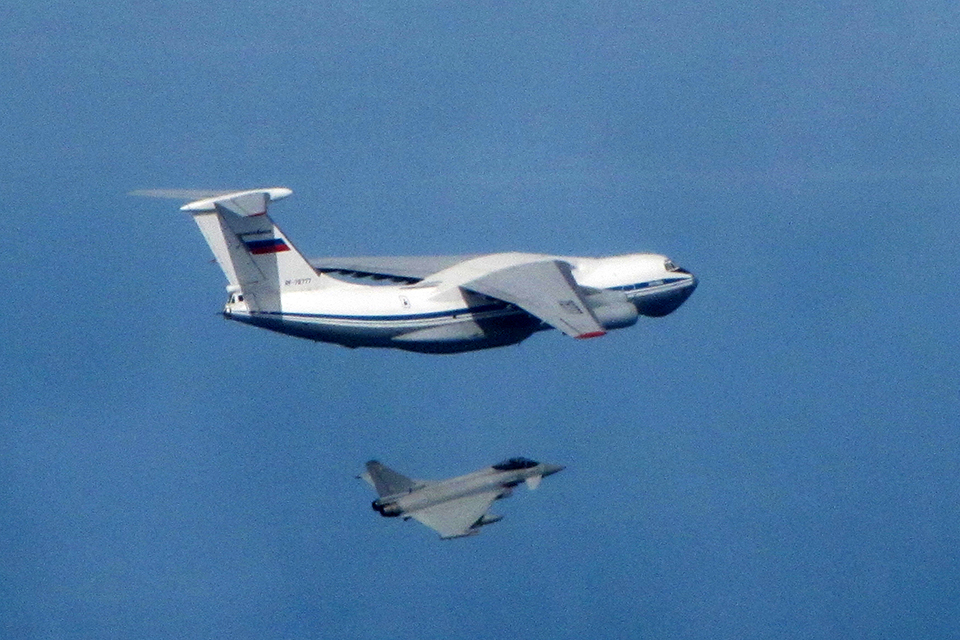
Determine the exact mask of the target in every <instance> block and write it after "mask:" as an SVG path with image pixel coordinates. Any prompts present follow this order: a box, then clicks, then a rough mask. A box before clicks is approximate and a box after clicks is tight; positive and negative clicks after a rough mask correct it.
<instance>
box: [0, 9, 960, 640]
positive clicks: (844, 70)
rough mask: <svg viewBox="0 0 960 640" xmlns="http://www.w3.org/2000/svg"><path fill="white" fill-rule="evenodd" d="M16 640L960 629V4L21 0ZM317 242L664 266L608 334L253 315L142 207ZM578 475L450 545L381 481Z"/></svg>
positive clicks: (15, 283) (840, 633)
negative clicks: (492, 470) (342, 341)
mask: <svg viewBox="0 0 960 640" xmlns="http://www.w3.org/2000/svg"><path fill="white" fill-rule="evenodd" d="M0 15H2V17H3V19H2V20H0V52H2V57H3V60H4V65H3V71H2V72H0V90H2V94H3V95H4V96H5V98H4V109H2V110H0V125H2V130H3V131H4V132H5V136H4V144H3V145H0V159H2V166H3V169H2V170H0V181H2V186H3V193H4V198H5V202H6V215H7V220H6V225H7V229H8V235H9V236H10V237H11V241H9V242H8V243H7V245H6V248H5V250H4V251H3V252H2V253H0V273H2V274H3V275H4V276H5V277H6V281H7V283H8V286H7V287H6V289H5V290H6V291H7V292H8V297H9V298H11V299H9V300H8V301H7V304H5V305H3V307H2V309H0V327H2V329H3V332H4V335H5V340H4V341H3V347H2V349H0V358H2V361H0V363H2V366H3V370H4V371H5V372H6V374H5V375H4V376H2V378H0V392H2V394H3V398H4V402H3V403H0V424H2V427H3V428H2V429H0V635H2V636H3V637H9V638H103V637H139V638H185V637H197V638H247V637H249V638H265V637H277V638H334V637H336V638H356V639H367V638H397V639H401V638H403V639H405V638H418V639H431V638H450V637H462V638H489V637H498V636H499V637H503V636H522V635H536V636H551V637H555V638H581V637H585V636H589V637H595V638H624V637H631V638H632V637H670V638H711V639H716V638H731V639H732V638H737V639H742V638H769V637H777V638H804V639H808V638H846V637H861V638H880V637H885V638H886V637H896V638H931V637H941V638H943V637H957V635H958V632H957V628H956V615H955V614H956V611H957V610H958V608H960V587H958V586H957V581H956V576H957V575H958V573H960V552H958V549H960V544H958V543H960V532H958V527H957V522H958V516H960V505H958V490H960V482H958V478H957V472H956V470H957V468H958V463H960V437H958V431H957V416H958V415H960V383H958V378H957V371H958V369H960V349H958V346H957V337H958V336H957V317H958V315H960V304H958V302H957V296H956V289H957V284H958V282H957V280H958V278H957V266H958V262H960V260H958V259H960V250H958V248H957V247H958V244H957V241H956V239H957V238H958V232H960V223H958V220H957V211H958V210H960V189H958V187H957V183H958V178H960V162H958V159H957V150H958V149H960V126H958V123H960V90H958V89H960V81H958V78H960V68H958V67H960V41H958V40H957V38H956V37H955V35H956V32H957V30H958V27H960V12H958V10H957V8H956V6H955V5H954V4H952V3H947V2H925V1H920V2H913V3H906V4H905V3H894V2H880V3H877V2H871V3H858V2H846V3H819V4H812V5H801V6H798V5H797V4H796V3H788V2H774V3H743V2H729V1H726V0H717V1H714V2H696V3H694V2H672V3H665V2H659V3H656V2H655V3H645V4H642V5H638V4H637V3H630V2H609V3H601V4H599V5H598V4H597V3H586V2H560V3H530V2H520V3H493V2H480V3H472V4H468V5H464V4H463V3H445V2H414V3H406V4H404V5H403V6H397V5H392V4H389V3H382V2H310V3H300V2H288V3H283V4H280V3H246V2H239V3H233V4H231V5H229V6H226V5H219V4H216V3H211V2H207V1H205V0H196V1H193V2H151V3H129V2H126V3H119V2H110V1H107V2H101V3H98V4H97V6H96V7H80V6H76V5H75V4H74V3H65V2H45V3H27V4H12V3H8V5H7V6H5V7H3V9H2V13H0ZM274 185H277V186H280V185H282V186H287V187H290V188H292V189H293V190H294V192H295V194H294V196H293V197H292V198H290V199H288V200H286V201H284V202H282V203H279V204H278V205H276V207H275V209H274V213H275V218H276V220H277V221H278V223H279V224H280V225H281V226H282V227H283V228H284V230H285V231H286V232H287V233H288V235H289V236H290V237H291V238H292V239H293V240H294V241H295V242H296V243H297V245H298V247H300V248H301V249H302V250H304V251H305V252H306V253H307V254H309V255H311V256H320V255H347V256H348V255H378V254H386V255H389V254H407V255H409V254H425V255H429V254H437V253H440V254H450V253H476V252H485V251H505V250H521V251H537V252H547V253H558V254H567V255H612V254H617V253H625V252H633V251H655V252H658V253H665V254H667V255H670V256H671V257H672V258H673V259H674V260H675V261H676V262H677V263H678V264H681V265H683V266H685V267H687V268H689V269H690V270H692V271H693V272H695V273H696V274H697V275H698V276H699V278H700V280H701V285H700V287H699V289H698V290H697V292H696V293H695V294H694V296H693V297H692V298H691V299H690V300H689V301H688V302H687V304H686V305H685V306H684V307H682V308H681V309H680V310H679V311H677V312H676V313H675V314H673V315H671V316H669V317H667V318H664V319H644V320H642V321H641V322H640V323H639V324H638V325H637V326H635V327H633V328H631V329H627V330H623V331H617V332H614V333H612V334H610V335H608V336H606V337H604V338H603V339H602V340H591V341H586V342H579V341H574V340H570V339H568V338H566V337H565V336H562V335H560V334H559V333H557V332H549V333H542V334H538V335H536V336H534V337H532V338H531V339H529V340H528V341H526V342H525V343H523V344H521V345H519V346H516V347H509V348H503V349H496V350H490V351H486V352H480V353H471V354H463V355H457V356H446V357H438V356H425V355H419V354H410V353H400V352H391V351H383V350H357V351H351V350H347V349H343V348H339V347H335V346H330V345H317V344H313V343H309V342H306V341H301V340H296V339H293V338H289V337H284V336H278V335H273V334H270V333H268V332H264V331H260V330H255V329H252V328H250V327H245V326H241V325H237V324H234V323H228V322H224V321H222V320H221V319H220V318H218V317H217V315H216V313H217V312H218V311H219V309H220V308H221V306H222V304H223V302H224V300H225V293H224V291H223V288H222V287H223V285H224V284H225V281H224V279H223V276H222V274H221V273H220V271H219V269H218V268H217V267H216V265H214V264H212V263H211V262H210V255H209V252H208V250H207V248H206V245H205V244H204V243H203V240H202V238H201V236H200V234H199V232H198V231H197V229H196V228H195V226H194V225H193V223H192V221H191V220H190V219H189V218H188V217H186V216H184V215H183V214H181V213H180V212H178V211H177V209H176V207H177V204H176V203H174V202H168V201H160V200H156V201H155V200H146V199H138V198H133V197H130V196H128V195H126V194H127V193H128V192H129V191H131V190H134V189H144V188H217V189H219V188H250V187H257V186H274ZM511 455H526V456H530V457H533V458H535V459H538V460H544V461H549V462H555V463H559V464H565V465H567V469H566V470H565V471H564V472H563V473H561V474H559V475H556V476H553V477H551V478H550V479H549V480H547V481H546V482H545V483H544V484H543V486H542V487H541V489H540V490H538V491H537V492H535V493H527V492H518V493H517V494H516V495H515V496H514V497H513V498H512V499H510V500H508V501H505V502H502V503H500V504H499V505H498V508H497V513H500V514H503V515H504V516H505V518H504V520H503V521H502V522H500V523H498V524H497V525H495V526H492V527H490V528H488V529H486V530H484V531H483V534H482V535H481V536H478V537H477V538H474V539H468V540H460V541H454V542H440V541H439V540H437V539H436V536H435V535H434V534H433V533H432V532H431V531H429V530H427V529H425V528H423V527H420V526H418V525H415V524H413V523H401V522H396V521H392V520H385V519H382V518H379V517H378V516H377V515H376V514H375V513H373V512H372V511H371V510H370V507H369V502H370V500H371V499H372V497H373V496H372V495H371V493H370V491H369V490H368V488H367V487H366V485H364V484H363V483H361V482H359V481H357V480H356V479H355V478H354V476H355V475H356V474H357V473H358V472H359V471H361V470H362V464H363V462H364V461H365V460H367V459H369V458H371V457H377V458H379V459H381V460H383V461H384V462H386V463H388V464H390V465H392V466H394V467H396V468H397V469H399V470H401V471H405V472H408V473H409V474H411V475H414V476H420V477H426V478H439V477H444V476H447V475H453V474H457V473H464V472H467V471H471V470H473V469H476V468H479V467H481V466H484V465H486V464H489V463H492V462H494V461H496V460H499V459H502V458H504V457H507V456H511Z"/></svg>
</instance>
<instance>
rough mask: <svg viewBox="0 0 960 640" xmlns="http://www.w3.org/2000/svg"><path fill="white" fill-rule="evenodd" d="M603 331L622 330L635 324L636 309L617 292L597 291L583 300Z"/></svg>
mask: <svg viewBox="0 0 960 640" xmlns="http://www.w3.org/2000/svg"><path fill="white" fill-rule="evenodd" d="M584 300H585V301H586V302H587V304H588V305H590V310H591V311H593V315H595V316H596V317H597V321H598V322H599V323H600V326H601V327H603V328H604V329H608V330H609V329H622V328H624V327H630V326H633V325H635V324H636V323H637V318H639V317H640V314H639V312H638V311H637V307H636V306H634V304H633V303H632V302H630V301H629V300H628V299H627V296H625V295H624V294H622V293H620V292H618V291H599V292H597V293H594V294H591V295H588V296H586V297H585V298H584Z"/></svg>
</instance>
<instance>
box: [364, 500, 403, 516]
mask: <svg viewBox="0 0 960 640" xmlns="http://www.w3.org/2000/svg"><path fill="white" fill-rule="evenodd" d="M370 506H371V507H373V510H374V511H376V512H377V513H379V514H380V515H382V516H383V517H384V518H396V517H397V516H399V515H401V514H402V513H403V509H401V508H400V507H399V506H397V503H395V502H387V503H385V504H384V503H381V502H380V501H379V500H374V501H373V502H372V503H370Z"/></svg>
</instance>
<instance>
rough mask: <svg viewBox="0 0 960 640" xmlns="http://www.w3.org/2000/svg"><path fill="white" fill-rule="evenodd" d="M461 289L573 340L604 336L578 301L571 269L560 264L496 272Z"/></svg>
mask: <svg viewBox="0 0 960 640" xmlns="http://www.w3.org/2000/svg"><path fill="white" fill-rule="evenodd" d="M462 286H463V288H464V289H469V290H471V291H476V292H477V293H482V294H483V295H486V296H490V297H491V298H497V299H498V300H503V301H504V302H509V303H510V304H514V305H516V306H518V307H520V308H521V309H523V310H524V311H526V312H527V313H529V314H530V315H532V316H536V317H537V318H540V319H541V320H543V321H544V322H546V323H547V324H549V325H550V326H551V327H553V328H554V329H559V330H560V331H562V332H563V333H565V334H567V335H568V336H571V337H574V338H594V337H596V336H602V335H603V334H604V333H606V332H605V331H604V330H603V327H602V326H601V325H600V323H599V322H598V321H597V318H596V316H594V315H593V312H592V311H591V310H590V307H588V306H587V303H586V302H584V300H583V297H581V295H580V291H581V288H580V287H579V286H578V285H577V282H576V280H574V279H573V274H572V273H571V268H570V265H569V264H568V263H566V262H564V261H562V260H544V261H542V262H531V263H527V264H519V265H516V266H513V267H507V268H505V269H499V270H497V271H493V272H491V273H488V274H487V275H485V276H481V277H479V278H477V279H475V280H471V281H469V282H466V283H464V284H463V285H462Z"/></svg>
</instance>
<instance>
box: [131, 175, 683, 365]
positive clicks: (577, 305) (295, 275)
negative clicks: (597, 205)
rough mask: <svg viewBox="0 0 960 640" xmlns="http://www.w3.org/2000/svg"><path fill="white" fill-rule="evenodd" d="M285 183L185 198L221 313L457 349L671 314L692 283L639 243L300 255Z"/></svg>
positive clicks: (289, 327)
mask: <svg viewBox="0 0 960 640" xmlns="http://www.w3.org/2000/svg"><path fill="white" fill-rule="evenodd" d="M134 193H135V194H138V195H161V196H164V195H165V196H167V197H183V196H184V195H187V194H188V193H190V192H182V191H176V192H164V191H141V192H134ZM291 193H292V192H291V191H290V189H286V188H282V187H276V188H269V189H254V190H252V191H238V192H232V193H216V194H213V195H212V196H211V197H204V198H201V199H199V200H195V201H193V202H190V203H188V204H186V205H184V206H183V207H181V210H182V211H186V212H188V213H190V214H192V215H193V218H194V220H195V221H196V222H197V225H199V227H200V231H201V232H202V233H203V235H204V237H205V238H206V241H207V243H208V244H209V245H210V248H211V249H212V251H213V254H214V256H215V257H216V260H217V262H218V263H219V265H220V267H221V268H222V269H223V272H224V274H225V275H226V277H227V281H228V285H227V293H228V295H229V299H228V301H227V303H226V306H225V307H224V309H223V316H224V317H225V318H228V319H230V320H235V321H237V322H242V323H245V324H250V325H253V326H256V327H262V328H264V329H269V330H272V331H277V332H280V333H285V334H289V335H293V336H298V337H301V338H308V339H311V340H316V341H322V342H331V343H336V344H340V345H343V346H346V347H392V348H397V349H405V350H408V351H419V352H424V353H457V352H462V351H472V350H476V349H486V348H490V347H499V346H504V345H509V344H516V343H519V342H521V341H522V340H525V339H526V338H528V337H529V336H530V335H532V334H533V333H535V332H537V331H542V330H544V329H550V328H554V329H558V330H560V331H561V332H563V333H565V334H566V335H568V336H572V337H574V338H594V337H598V336H602V335H604V334H605V333H606V332H607V331H609V330H611V329H619V328H622V327H629V326H631V325H633V324H635V323H636V322H637V319H638V317H639V316H640V315H644V316H651V317H660V316H665V315H667V314H668V313H671V312H673V311H674V310H675V309H676V308H677V307H679V306H680V305H681V304H683V302H684V301H685V300H686V299H687V298H688V297H689V296H690V294H691V293H693V290H694V289H695V288H696V286H697V279H696V278H695V277H694V276H693V274H691V273H690V272H689V271H686V270H685V269H681V268H679V267H677V266H676V265H675V264H674V263H673V262H672V261H671V260H670V259H669V258H667V257H666V256H662V255H655V254H647V253H636V254H630V255H621V256H615V257H609V258H577V257H564V256H555V255H544V254H535V253H495V254H488V255H468V256H434V257H378V258H321V259H314V260H307V259H306V258H304V257H303V255H302V254H301V253H300V252H299V251H297V249H296V248H295V247H294V245H293V243H292V242H291V241H290V240H289V238H287V236H286V235H284V233H283V232H282V231H281V230H280V228H279V227H277V225H276V224H274V222H273V220H271V219H270V217H269V216H268V215H267V207H268V205H269V204H270V203H272V202H275V201H277V200H280V199H281V198H286V197H287V196H289V195H290V194H291ZM208 194H209V192H208ZM208 194H207V195H208Z"/></svg>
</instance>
